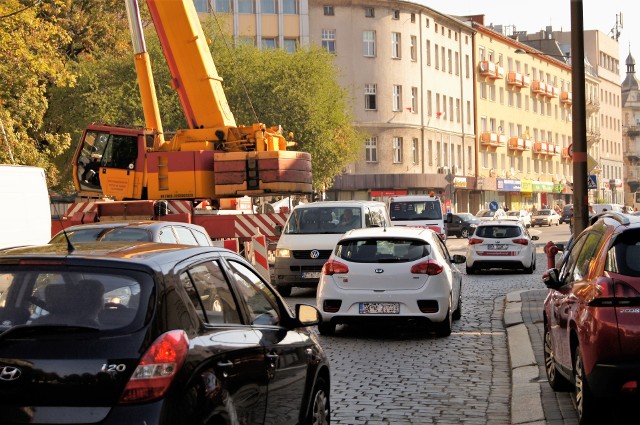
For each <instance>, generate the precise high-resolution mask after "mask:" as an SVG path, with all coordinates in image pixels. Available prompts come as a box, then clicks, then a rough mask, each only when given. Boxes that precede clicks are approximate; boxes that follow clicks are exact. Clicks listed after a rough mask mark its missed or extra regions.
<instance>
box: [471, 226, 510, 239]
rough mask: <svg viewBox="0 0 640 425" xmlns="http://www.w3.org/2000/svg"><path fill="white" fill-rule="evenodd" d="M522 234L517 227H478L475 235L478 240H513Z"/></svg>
mask: <svg viewBox="0 0 640 425" xmlns="http://www.w3.org/2000/svg"><path fill="white" fill-rule="evenodd" d="M521 234H522V232H521V230H520V228H519V227H517V226H480V227H478V228H477V229H476V233H475V235H476V236H477V237H480V238H498V239H499V238H515V237H518V236H520V235H521Z"/></svg>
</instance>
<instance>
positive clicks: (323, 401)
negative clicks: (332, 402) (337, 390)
mask: <svg viewBox="0 0 640 425" xmlns="http://www.w3.org/2000/svg"><path fill="white" fill-rule="evenodd" d="M309 407H310V409H309V415H308V417H307V420H306V421H305V422H304V423H305V425H329V422H330V417H329V416H330V413H331V410H330V408H329V385H327V383H326V382H325V380H324V378H321V377H318V380H317V381H316V385H315V386H314V387H313V394H312V395H311V406H309Z"/></svg>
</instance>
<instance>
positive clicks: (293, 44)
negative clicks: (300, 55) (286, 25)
mask: <svg viewBox="0 0 640 425" xmlns="http://www.w3.org/2000/svg"><path fill="white" fill-rule="evenodd" d="M282 47H283V48H284V50H285V51H287V52H289V53H295V51H296V49H297V48H298V40H297V39H295V38H285V39H284V46H282Z"/></svg>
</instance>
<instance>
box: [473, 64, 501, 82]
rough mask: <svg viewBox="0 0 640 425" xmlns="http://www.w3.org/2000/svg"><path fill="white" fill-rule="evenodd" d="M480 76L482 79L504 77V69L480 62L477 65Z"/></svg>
mask: <svg viewBox="0 0 640 425" xmlns="http://www.w3.org/2000/svg"><path fill="white" fill-rule="evenodd" d="M478 69H479V70H480V75H482V76H483V77H488V78H493V79H498V78H502V77H504V68H503V67H501V66H500V65H497V64H495V63H493V62H489V61H480V63H479V64H478Z"/></svg>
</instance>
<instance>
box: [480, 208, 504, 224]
mask: <svg viewBox="0 0 640 425" xmlns="http://www.w3.org/2000/svg"><path fill="white" fill-rule="evenodd" d="M506 215H507V213H506V212H505V211H504V210H503V209H502V208H498V209H497V210H488V209H483V210H480V211H478V212H477V213H476V218H477V219H478V220H480V221H487V220H499V219H501V218H503V217H506Z"/></svg>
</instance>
